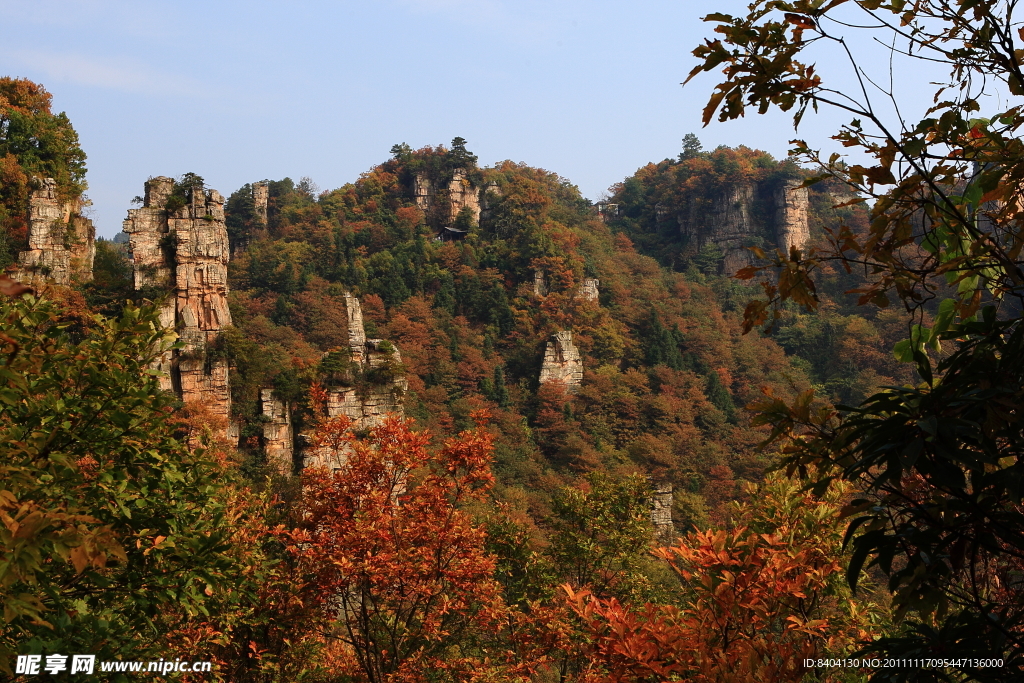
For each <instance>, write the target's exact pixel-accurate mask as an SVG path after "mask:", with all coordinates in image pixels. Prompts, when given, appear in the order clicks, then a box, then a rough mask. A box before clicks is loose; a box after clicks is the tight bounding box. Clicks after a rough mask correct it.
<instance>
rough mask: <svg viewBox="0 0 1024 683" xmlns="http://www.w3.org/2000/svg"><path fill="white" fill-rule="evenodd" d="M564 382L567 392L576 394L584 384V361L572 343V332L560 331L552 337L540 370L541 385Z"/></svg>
mask: <svg viewBox="0 0 1024 683" xmlns="http://www.w3.org/2000/svg"><path fill="white" fill-rule="evenodd" d="M556 381H557V382H562V383H563V384H564V385H565V388H566V391H568V392H570V393H576V392H577V391H579V388H580V386H581V385H582V384H583V359H582V358H580V352H579V351H578V350H577V349H576V347H575V346H574V345H573V343H572V332H570V331H568V330H559V331H558V332H556V333H555V334H553V335H552V336H551V340H550V341H549V342H548V345H547V349H546V350H545V351H544V362H543V364H542V365H541V368H540V383H541V384H547V383H548V382H556Z"/></svg>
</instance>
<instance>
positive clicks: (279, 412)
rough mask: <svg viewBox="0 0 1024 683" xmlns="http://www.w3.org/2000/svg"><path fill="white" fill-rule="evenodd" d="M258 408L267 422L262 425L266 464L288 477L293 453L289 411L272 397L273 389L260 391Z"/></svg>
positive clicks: (285, 405) (292, 433)
mask: <svg viewBox="0 0 1024 683" xmlns="http://www.w3.org/2000/svg"><path fill="white" fill-rule="evenodd" d="M260 406H261V412H262V413H263V416H264V418H266V420H267V422H264V423H263V444H264V446H263V447H264V451H265V452H266V454H267V462H268V463H269V464H270V466H271V467H273V468H274V469H275V470H277V471H278V472H279V473H280V474H282V475H285V476H287V475H290V474H291V473H292V454H293V453H294V432H293V430H292V415H291V410H289V408H288V405H287V404H285V403H283V402H282V401H279V400H278V399H277V398H275V397H274V391H273V389H260Z"/></svg>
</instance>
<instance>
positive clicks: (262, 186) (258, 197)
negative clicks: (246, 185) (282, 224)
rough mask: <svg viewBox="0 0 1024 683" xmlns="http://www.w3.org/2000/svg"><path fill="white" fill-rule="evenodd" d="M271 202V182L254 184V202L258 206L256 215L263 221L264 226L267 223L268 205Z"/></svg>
mask: <svg viewBox="0 0 1024 683" xmlns="http://www.w3.org/2000/svg"><path fill="white" fill-rule="evenodd" d="M269 202H270V185H269V183H263V182H260V183H253V184H252V203H253V205H254V206H255V207H256V216H257V217H258V218H259V219H260V221H262V223H263V226H264V227H266V225H267V205H268V204H269Z"/></svg>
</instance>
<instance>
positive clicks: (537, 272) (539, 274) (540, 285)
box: [533, 268, 548, 296]
mask: <svg viewBox="0 0 1024 683" xmlns="http://www.w3.org/2000/svg"><path fill="white" fill-rule="evenodd" d="M533 295H534V296H547V295H548V283H547V280H546V279H545V278H544V271H543V270H541V269H540V268H535V269H534V271H533Z"/></svg>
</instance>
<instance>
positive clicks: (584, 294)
mask: <svg viewBox="0 0 1024 683" xmlns="http://www.w3.org/2000/svg"><path fill="white" fill-rule="evenodd" d="M600 286H601V281H600V280H598V279H597V278H595V277H585V278H583V283H582V284H580V289H579V296H580V298H581V299H583V300H584V301H591V302H594V303H596V302H597V300H598V298H599V297H600V294H601V293H600V291H599V290H598V287H600Z"/></svg>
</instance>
